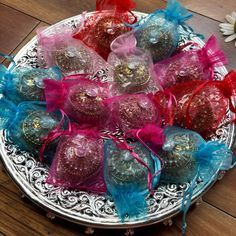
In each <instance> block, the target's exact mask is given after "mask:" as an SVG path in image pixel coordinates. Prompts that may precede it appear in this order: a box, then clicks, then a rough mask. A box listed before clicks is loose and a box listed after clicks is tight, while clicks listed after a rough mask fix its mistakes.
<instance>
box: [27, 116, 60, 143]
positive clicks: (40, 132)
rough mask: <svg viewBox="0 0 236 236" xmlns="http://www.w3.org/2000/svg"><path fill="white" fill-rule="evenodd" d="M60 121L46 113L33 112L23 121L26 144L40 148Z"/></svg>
mask: <svg viewBox="0 0 236 236" xmlns="http://www.w3.org/2000/svg"><path fill="white" fill-rule="evenodd" d="M58 123H59V121H58V120H57V119H56V118H55V117H53V116H51V115H49V114H48V113H46V112H44V111H33V112H31V113H29V114H28V116H26V117H25V119H24V120H23V121H22V134H23V138H24V140H25V141H26V142H28V143H29V144H31V145H34V146H38V147H40V146H41V145H42V142H43V139H44V138H45V137H46V136H47V135H48V133H49V132H50V131H51V130H53V129H55V128H56V127H57V125H58Z"/></svg>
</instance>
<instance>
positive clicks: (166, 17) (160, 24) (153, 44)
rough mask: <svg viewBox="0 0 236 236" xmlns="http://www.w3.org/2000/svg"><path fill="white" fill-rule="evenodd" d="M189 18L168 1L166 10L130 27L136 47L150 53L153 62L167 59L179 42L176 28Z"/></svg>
mask: <svg viewBox="0 0 236 236" xmlns="http://www.w3.org/2000/svg"><path fill="white" fill-rule="evenodd" d="M190 17H192V14H191V13H190V12H188V11H187V10H186V9H185V8H184V7H183V6H182V5H181V4H180V3H178V2H177V1H176V0H170V1H168V3H167V7H166V9H164V10H156V11H155V12H153V13H151V14H149V15H148V16H147V17H145V18H144V19H141V20H140V21H139V22H138V23H137V24H134V25H133V26H132V27H133V31H134V33H135V36H136V38H137V41H138V47H140V48H143V49H146V50H148V51H150V52H151V54H152V58H153V61H154V62H157V61H160V60H163V59H165V58H167V57H169V56H170V55H171V54H172V53H173V52H174V51H175V50H176V48H177V45H178V42H179V33H178V26H179V25H182V24H184V22H185V21H186V20H188V19H189V18H190Z"/></svg>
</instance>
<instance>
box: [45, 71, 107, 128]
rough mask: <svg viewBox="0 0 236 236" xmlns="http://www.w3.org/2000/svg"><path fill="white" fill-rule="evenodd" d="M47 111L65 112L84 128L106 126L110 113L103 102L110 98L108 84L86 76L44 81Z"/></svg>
mask: <svg viewBox="0 0 236 236" xmlns="http://www.w3.org/2000/svg"><path fill="white" fill-rule="evenodd" d="M44 83H45V96H46V101H47V110H48V111H49V112H50V111H54V110H58V109H59V110H63V111H64V112H65V113H66V114H67V115H68V116H69V117H70V118H72V119H74V121H76V122H78V123H79V125H80V126H81V127H82V126H83V127H84V126H86V127H87V126H98V127H101V126H104V125H105V123H106V122H105V121H106V119H107V116H108V113H107V108H106V106H105V105H104V104H103V100H105V99H107V98H109V97H110V96H111V93H110V91H109V86H110V85H109V84H108V83H101V82H95V81H91V80H89V79H86V78H85V77H84V75H73V76H69V77H65V78H64V79H63V80H61V81H52V80H44Z"/></svg>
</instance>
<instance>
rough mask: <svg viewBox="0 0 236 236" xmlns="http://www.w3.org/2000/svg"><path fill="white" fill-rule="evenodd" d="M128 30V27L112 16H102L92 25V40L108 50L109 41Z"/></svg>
mask: <svg viewBox="0 0 236 236" xmlns="http://www.w3.org/2000/svg"><path fill="white" fill-rule="evenodd" d="M127 31H128V27H127V26H125V24H124V23H123V22H122V21H121V20H120V19H118V18H117V17H114V16H104V17H102V18H101V19H100V20H98V22H97V23H96V24H95V26H94V40H95V41H96V43H97V45H98V46H99V47H100V48H102V49H103V50H105V51H110V44H111V42H112V41H113V40H114V39H115V38H117V37H118V36H120V35H121V34H124V33H126V32H127Z"/></svg>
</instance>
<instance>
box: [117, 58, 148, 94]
mask: <svg viewBox="0 0 236 236" xmlns="http://www.w3.org/2000/svg"><path fill="white" fill-rule="evenodd" d="M114 79H115V81H116V82H117V84H118V89H119V90H120V91H122V92H129V93H132V92H138V91H141V90H143V89H145V88H147V86H148V83H149V81H150V79H151V76H150V72H149V68H148V66H147V65H145V64H142V63H141V62H130V63H122V64H120V65H117V66H116V67H115V70H114Z"/></svg>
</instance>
